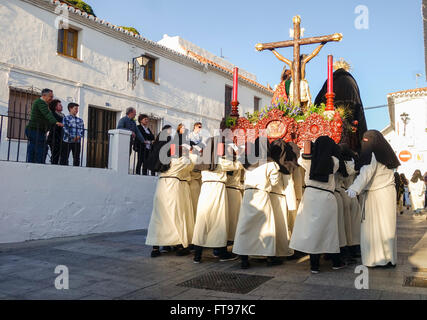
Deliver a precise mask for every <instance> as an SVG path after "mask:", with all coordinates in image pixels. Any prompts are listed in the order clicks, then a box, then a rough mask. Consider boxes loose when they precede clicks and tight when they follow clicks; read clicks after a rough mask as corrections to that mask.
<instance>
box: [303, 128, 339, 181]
mask: <svg viewBox="0 0 427 320" xmlns="http://www.w3.org/2000/svg"><path fill="white" fill-rule="evenodd" d="M332 156H335V157H336V158H340V157H341V155H340V150H339V148H338V145H337V144H336V143H335V141H334V140H332V139H331V138H330V137H328V136H321V137H319V138H317V139H316V141H315V142H314V145H313V150H312V156H311V167H310V180H315V181H319V182H328V181H329V175H330V174H333V173H334V161H333V160H332Z"/></svg>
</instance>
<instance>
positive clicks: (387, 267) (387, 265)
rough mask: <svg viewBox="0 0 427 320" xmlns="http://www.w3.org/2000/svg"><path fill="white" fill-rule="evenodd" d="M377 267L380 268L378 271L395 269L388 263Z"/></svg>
mask: <svg viewBox="0 0 427 320" xmlns="http://www.w3.org/2000/svg"><path fill="white" fill-rule="evenodd" d="M377 267H378V268H380V269H391V268H396V265H395V264H392V263H391V262H389V263H387V264H386V265H384V266H377Z"/></svg>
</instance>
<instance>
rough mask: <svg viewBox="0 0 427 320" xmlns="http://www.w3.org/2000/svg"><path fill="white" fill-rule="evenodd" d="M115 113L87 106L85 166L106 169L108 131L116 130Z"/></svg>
mask: <svg viewBox="0 0 427 320" xmlns="http://www.w3.org/2000/svg"><path fill="white" fill-rule="evenodd" d="M116 122H117V113H116V112H114V111H109V110H105V109H100V108H96V107H93V106H89V113H88V127H87V129H88V132H87V166H88V167H92V168H108V147H109V137H108V131H109V130H111V129H115V128H116Z"/></svg>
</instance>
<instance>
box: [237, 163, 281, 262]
mask: <svg viewBox="0 0 427 320" xmlns="http://www.w3.org/2000/svg"><path fill="white" fill-rule="evenodd" d="M279 180H280V173H279V166H278V165H277V164H276V163H275V162H267V163H265V164H262V165H260V166H258V167H257V168H250V169H248V170H246V171H245V192H244V195H243V200H242V206H241V208H240V213H239V222H238V223H237V230H236V236H235V239H234V246H233V252H234V253H236V254H239V255H247V256H249V255H250V256H265V257H273V256H288V255H289V251H288V249H287V248H288V243H287V240H286V237H287V236H286V233H287V230H285V229H284V227H285V226H286V224H284V222H283V221H284V217H281V218H280V219H279V220H280V221H277V219H276V218H275V212H274V211H273V207H272V203H271V199H270V193H269V192H270V191H271V188H272V186H275V185H277V184H278V183H279ZM282 215H283V213H282ZM278 234H279V235H278ZM278 241H281V242H280V243H277V242H278Z"/></svg>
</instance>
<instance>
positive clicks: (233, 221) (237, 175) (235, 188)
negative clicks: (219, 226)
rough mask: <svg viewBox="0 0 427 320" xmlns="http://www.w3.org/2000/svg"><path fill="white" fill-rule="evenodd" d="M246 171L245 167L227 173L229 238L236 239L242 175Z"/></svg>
mask: <svg viewBox="0 0 427 320" xmlns="http://www.w3.org/2000/svg"><path fill="white" fill-rule="evenodd" d="M244 173H245V171H244V169H243V167H242V168H241V169H239V170H236V171H233V174H227V181H226V183H225V186H226V189H227V197H228V240H229V241H234V236H235V234H236V228H237V222H238V221H239V212H240V206H241V204H242V198H243V196H242V190H243V184H242V175H244Z"/></svg>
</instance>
